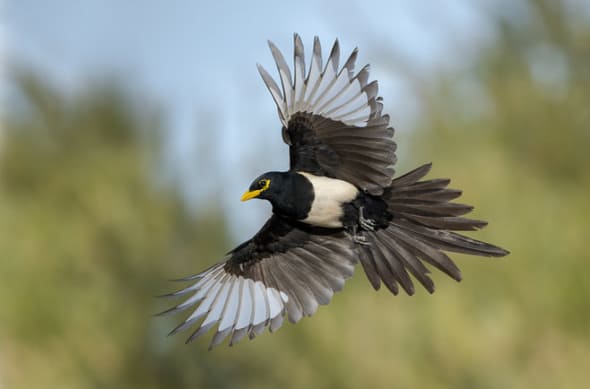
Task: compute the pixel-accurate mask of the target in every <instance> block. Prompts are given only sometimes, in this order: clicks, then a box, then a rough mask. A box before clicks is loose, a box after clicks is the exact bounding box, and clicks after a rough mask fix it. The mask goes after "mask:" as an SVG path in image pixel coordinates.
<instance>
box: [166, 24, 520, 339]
mask: <svg viewBox="0 0 590 389" xmlns="http://www.w3.org/2000/svg"><path fill="white" fill-rule="evenodd" d="M269 46H270V50H271V53H272V56H273V58H274V61H275V62H276V65H277V70H278V75H279V77H278V80H279V82H280V86H279V84H278V83H277V82H275V80H273V78H272V77H271V76H270V74H269V73H268V72H267V71H266V70H265V69H264V68H263V67H262V66H260V65H258V70H259V72H260V75H261V76H262V79H263V81H264V83H265V85H266V87H267V88H268V90H269V91H270V94H271V96H272V98H273V100H274V102H275V104H276V106H277V109H278V115H279V119H280V121H281V124H282V138H283V140H284V142H285V143H286V144H287V145H288V146H289V159H290V168H289V170H288V171H286V172H277V171H271V172H268V173H264V174H262V175H260V176H259V177H258V178H256V179H255V180H254V181H253V182H252V184H251V185H250V187H249V189H248V190H247V191H246V193H244V195H243V196H242V198H241V200H242V201H246V200H250V199H263V200H267V201H269V202H270V203H271V204H272V216H270V218H269V219H268V221H267V222H266V224H264V226H263V227H262V228H261V229H260V231H258V233H256V235H254V237H253V238H252V239H250V240H248V241H246V242H244V243H242V244H240V245H239V246H238V247H236V248H234V249H233V250H231V251H230V252H229V253H228V254H226V256H225V257H224V258H223V260H222V261H221V262H219V263H217V264H215V265H213V266H211V267H210V268H208V269H206V270H205V271H203V272H201V273H199V274H196V275H193V276H190V277H186V278H183V279H181V281H186V282H190V284H189V285H188V286H187V287H185V288H184V289H182V290H179V291H177V292H174V293H170V294H168V295H166V296H169V297H180V296H182V297H184V298H185V299H184V300H183V301H182V302H180V303H179V304H177V305H176V306H174V307H173V308H171V309H169V310H167V311H164V312H162V314H173V313H178V312H181V311H187V310H188V311H189V312H190V314H189V315H188V317H187V318H186V319H185V320H184V321H183V322H182V323H181V324H180V325H179V326H177V327H176V328H175V329H174V330H172V332H171V333H170V334H175V333H177V332H180V331H183V330H187V329H189V328H193V329H194V332H192V334H191V335H190V337H189V338H188V340H187V342H190V341H192V340H194V339H196V338H197V337H199V336H200V335H202V334H204V333H205V332H207V331H208V330H209V329H211V328H212V327H214V326H217V329H216V331H215V334H214V336H213V339H212V341H211V345H210V348H211V347H213V346H215V345H218V344H219V343H221V342H222V341H223V340H224V339H226V338H227V337H229V338H230V343H229V344H230V346H231V345H233V344H235V343H236V342H238V341H239V340H240V339H242V338H243V337H244V336H246V335H248V337H249V338H250V339H252V338H254V337H255V336H256V335H259V334H260V333H262V332H263V331H264V329H265V328H267V327H268V328H269V330H270V331H271V332H272V331H276V330H277V329H279V327H281V325H282V324H283V321H284V318H285V316H287V317H288V319H289V320H290V321H291V322H293V323H296V322H298V321H299V320H300V319H301V318H302V317H303V316H311V315H313V314H314V313H315V312H316V310H317V309H318V306H319V305H324V304H328V303H329V302H330V300H331V299H332V295H333V294H334V292H336V291H339V290H341V289H342V287H343V286H344V282H345V280H346V279H347V278H349V277H351V276H352V274H353V270H354V268H355V266H356V264H357V263H359V262H360V264H361V266H362V268H363V270H364V272H365V274H366V276H367V278H368V280H369V282H370V284H371V285H372V286H373V288H374V289H375V290H378V289H379V288H380V287H381V284H383V285H385V287H386V288H387V289H389V290H390V291H391V292H392V293H393V294H394V295H397V294H398V293H399V291H400V290H403V291H404V292H406V293H407V294H409V295H412V294H414V291H415V286H414V283H415V281H417V282H419V283H420V284H421V285H422V286H423V287H424V288H426V290H427V291H428V292H430V293H432V292H434V283H433V281H432V279H431V278H430V276H429V274H430V269H429V267H427V265H429V266H432V267H433V268H436V269H439V270H440V271H442V272H443V273H445V274H447V275H448V276H450V277H451V278H453V279H455V280H457V281H459V280H460V279H461V273H460V271H459V268H458V267H457V266H456V265H455V264H454V263H453V261H452V260H451V259H450V258H449V256H448V255H447V254H446V253H445V252H458V253H466V254H472V255H478V256H484V257H501V256H504V255H507V254H508V251H506V250H504V249H502V248H500V247H497V246H494V245H491V244H488V243H485V242H482V241H478V240H475V239H472V238H469V237H467V236H464V235H461V234H459V233H457V232H455V231H472V230H477V229H480V228H482V227H484V226H485V225H486V224H487V223H486V222H485V221H482V220H475V219H469V218H466V217H464V216H463V215H465V214H467V213H469V212H470V211H471V210H472V209H473V207H472V206H469V205H465V204H459V203H455V202H452V200H454V199H456V198H458V197H459V196H460V195H461V191H460V190H456V189H450V188H448V185H449V183H450V180H449V179H446V178H442V179H441V178H437V179H424V177H425V176H426V175H427V174H428V172H429V170H430V168H431V164H426V165H423V166H420V167H418V168H416V169H414V170H412V171H410V172H408V173H406V174H404V175H401V176H399V177H395V174H394V173H395V172H394V164H395V162H396V155H395V151H396V143H395V142H394V140H393V135H394V130H393V127H392V126H391V125H390V120H389V116H388V115H386V114H383V112H382V110H383V104H382V98H381V97H379V96H378V86H377V81H369V66H368V65H367V66H364V67H363V68H361V69H360V70H359V71H358V72H356V73H355V71H354V66H355V61H356V58H357V53H358V50H357V49H355V50H354V51H353V52H352V54H350V56H349V57H348V59H347V60H346V61H345V62H344V64H343V65H342V66H341V67H340V66H339V58H340V47H339V44H338V40H336V41H335V43H334V45H333V46H332V49H331V51H330V54H329V56H328V59H327V60H326V62H325V63H324V62H323V59H322V49H321V46H320V41H319V39H318V38H317V37H315V39H314V43H313V52H312V55H311V60H310V64H309V68H308V67H307V66H306V63H305V57H304V48H303V44H302V41H301V38H300V37H299V36H298V35H297V34H295V36H294V46H295V49H294V64H293V68H292V69H290V68H289V66H288V65H287V62H286V60H285V58H284V57H283V55H282V53H281V52H280V51H279V50H278V49H277V48H276V46H275V45H274V44H273V43H272V42H269ZM199 322H200V323H199ZM197 323H199V324H198V325H197Z"/></svg>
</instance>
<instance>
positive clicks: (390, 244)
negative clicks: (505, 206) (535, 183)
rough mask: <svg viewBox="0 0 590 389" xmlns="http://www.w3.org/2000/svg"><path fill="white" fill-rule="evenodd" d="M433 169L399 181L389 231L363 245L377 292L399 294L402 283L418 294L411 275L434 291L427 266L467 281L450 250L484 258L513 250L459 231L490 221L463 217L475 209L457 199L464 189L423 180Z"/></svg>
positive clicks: (391, 196)
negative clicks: (382, 288) (382, 287)
mask: <svg viewBox="0 0 590 389" xmlns="http://www.w3.org/2000/svg"><path fill="white" fill-rule="evenodd" d="M431 167H432V164H426V165H423V166H420V167H419V168H417V169H415V170H412V171H411V172H409V173H407V174H405V175H403V176H400V177H398V178H396V179H395V180H393V182H392V184H391V186H390V187H389V188H387V189H386V190H385V192H384V194H383V199H384V200H385V201H386V203H387V205H388V209H389V211H390V212H391V213H392V214H393V220H392V221H391V222H390V224H389V226H388V227H387V228H385V229H380V230H377V231H375V232H374V233H369V234H367V236H366V237H367V239H368V243H369V244H368V245H359V257H360V261H361V264H362V266H363V269H364V270H365V273H366V275H367V278H368V279H369V281H370V282H371V284H372V285H373V287H374V288H375V289H379V288H380V286H381V281H382V282H383V283H384V284H385V286H386V287H387V288H388V289H389V290H390V291H391V292H392V293H394V294H397V293H398V291H399V289H398V285H401V287H402V288H403V289H404V290H405V291H406V293H408V294H410V295H412V294H413V293H414V285H413V282H412V280H411V278H410V274H411V275H412V276H413V277H414V278H416V279H417V280H418V281H419V282H420V283H421V284H422V285H423V286H424V287H425V288H426V289H427V290H428V291H429V292H430V293H432V292H434V283H433V282H432V280H431V279H430V277H429V276H428V273H429V270H428V268H427V267H426V266H425V265H424V263H427V264H429V265H432V266H433V267H435V268H437V269H439V270H441V271H442V272H444V273H446V274H447V275H449V276H450V277H451V278H453V279H455V280H457V281H459V280H461V272H460V271H459V268H458V267H457V266H456V265H455V264H454V263H453V261H452V260H451V259H450V258H449V257H448V256H447V255H446V254H445V253H444V251H449V252H458V253H466V254H472V255H478V256H484V257H502V256H504V255H506V254H508V251H506V250H504V249H502V248H500V247H497V246H494V245H491V244H488V243H485V242H481V241H478V240H475V239H472V238H469V237H466V236H464V235H461V234H458V233H456V232H454V231H473V230H477V229H480V228H482V227H484V226H485V225H486V224H487V222H485V221H482V220H475V219H468V218H466V217H463V215H465V214H467V213H469V212H470V211H471V210H472V209H473V207H472V206H469V205H465V204H459V203H452V202H451V201H452V200H454V199H456V198H457V197H459V196H461V191H460V190H456V189H449V188H447V185H448V184H449V183H450V180H449V179H446V178H438V179H431V180H425V181H420V179H422V178H423V177H424V176H425V175H426V174H427V173H428V172H429V171H430V168H431Z"/></svg>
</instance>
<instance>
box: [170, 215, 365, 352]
mask: <svg viewBox="0 0 590 389" xmlns="http://www.w3.org/2000/svg"><path fill="white" fill-rule="evenodd" d="M344 234H345V233H344V232H343V231H338V230H333V229H322V228H317V227H310V226H307V225H304V224H299V223H294V222H290V221H288V220H285V219H283V218H281V217H280V216H277V215H273V216H272V217H271V218H270V219H269V220H268V221H267V223H266V224H265V225H264V226H263V227H262V229H261V230H260V231H259V232H258V233H257V234H256V235H255V236H254V237H253V238H252V239H250V240H249V241H246V242H244V243H243V244H241V245H240V246H238V247H237V248H235V249H234V250H232V251H231V252H229V253H228V254H227V256H226V258H225V261H224V262H220V263H218V264H216V265H213V266H212V267H210V268H209V269H207V270H205V271H204V272H202V273H200V274H197V275H195V276H191V277H187V278H185V279H183V280H184V281H194V282H193V284H192V285H190V286H188V287H186V288H184V289H182V290H180V291H178V292H175V293H171V294H169V295H167V296H170V297H177V296H188V298H187V299H186V300H185V301H184V302H182V303H180V304H178V305H177V306H175V307H173V308H171V309H169V310H167V311H165V312H163V313H162V314H171V313H176V312H179V311H184V310H187V309H191V310H192V313H191V314H190V315H189V316H188V317H187V318H186V319H185V320H184V321H183V322H182V323H181V324H180V325H179V326H178V327H176V328H175V329H174V330H173V331H172V332H171V334H173V333H176V332H179V331H182V330H186V329H187V328H189V327H191V326H192V325H193V324H195V323H196V322H198V321H199V320H201V319H202V318H203V317H204V318H205V319H204V320H203V321H202V322H201V323H200V325H198V326H197V329H196V330H195V331H194V332H193V334H192V335H191V336H190V337H189V339H188V341H191V340H193V339H195V338H197V337H198V336H200V335H202V334H203V333H205V332H207V331H208V330H209V329H210V328H211V327H213V326H215V325H216V324H218V328H217V331H216V333H215V336H214V337H213V340H212V342H211V347H213V346H215V345H217V344H219V343H221V342H222V341H223V340H224V339H225V338H226V337H227V336H230V335H231V341H230V345H231V344H234V343H236V342H237V341H239V340H240V339H241V338H243V337H244V336H245V335H246V334H248V335H249V336H250V338H253V337H255V336H256V335H258V334H259V333H261V332H262V331H263V330H264V328H265V327H267V326H268V327H269V329H270V330H271V331H274V330H277V329H278V328H279V327H280V326H281V325H282V323H283V317H284V315H285V313H286V314H288V317H289V320H291V321H292V322H294V323H295V322H297V321H299V320H300V319H301V317H302V316H311V315H312V314H313V313H314V312H315V311H316V310H317V308H318V305H323V304H328V303H329V302H330V300H331V298H332V295H333V294H334V292H335V291H338V290H340V289H342V287H343V285H344V281H345V279H346V278H348V277H350V276H351V275H352V273H353V269H354V264H355V262H356V259H355V253H354V252H353V248H352V247H351V245H352V243H351V240H350V239H349V238H348V237H346V236H345V235H344Z"/></svg>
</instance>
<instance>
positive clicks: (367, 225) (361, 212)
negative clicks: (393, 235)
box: [359, 206, 377, 231]
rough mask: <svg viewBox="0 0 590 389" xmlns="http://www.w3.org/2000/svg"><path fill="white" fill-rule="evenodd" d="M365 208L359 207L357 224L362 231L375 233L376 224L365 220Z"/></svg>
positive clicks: (370, 220) (371, 220)
mask: <svg viewBox="0 0 590 389" xmlns="http://www.w3.org/2000/svg"><path fill="white" fill-rule="evenodd" d="M364 210H365V207H363V206H360V207H359V224H360V225H361V227H362V228H363V229H364V230H367V231H375V226H376V225H377V223H376V222H375V221H374V220H373V219H366V218H365V215H364Z"/></svg>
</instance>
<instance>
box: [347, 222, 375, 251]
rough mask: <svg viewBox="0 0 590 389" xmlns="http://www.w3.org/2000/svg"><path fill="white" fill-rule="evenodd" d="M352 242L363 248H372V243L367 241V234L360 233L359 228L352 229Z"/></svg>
mask: <svg viewBox="0 0 590 389" xmlns="http://www.w3.org/2000/svg"><path fill="white" fill-rule="evenodd" d="M350 237H351V238H352V241H353V242H354V243H358V244H360V245H362V246H370V245H371V242H369V240H368V239H367V237H366V236H365V234H364V233H363V232H362V231H359V230H358V228H357V226H353V227H352V233H351V234H350Z"/></svg>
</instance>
